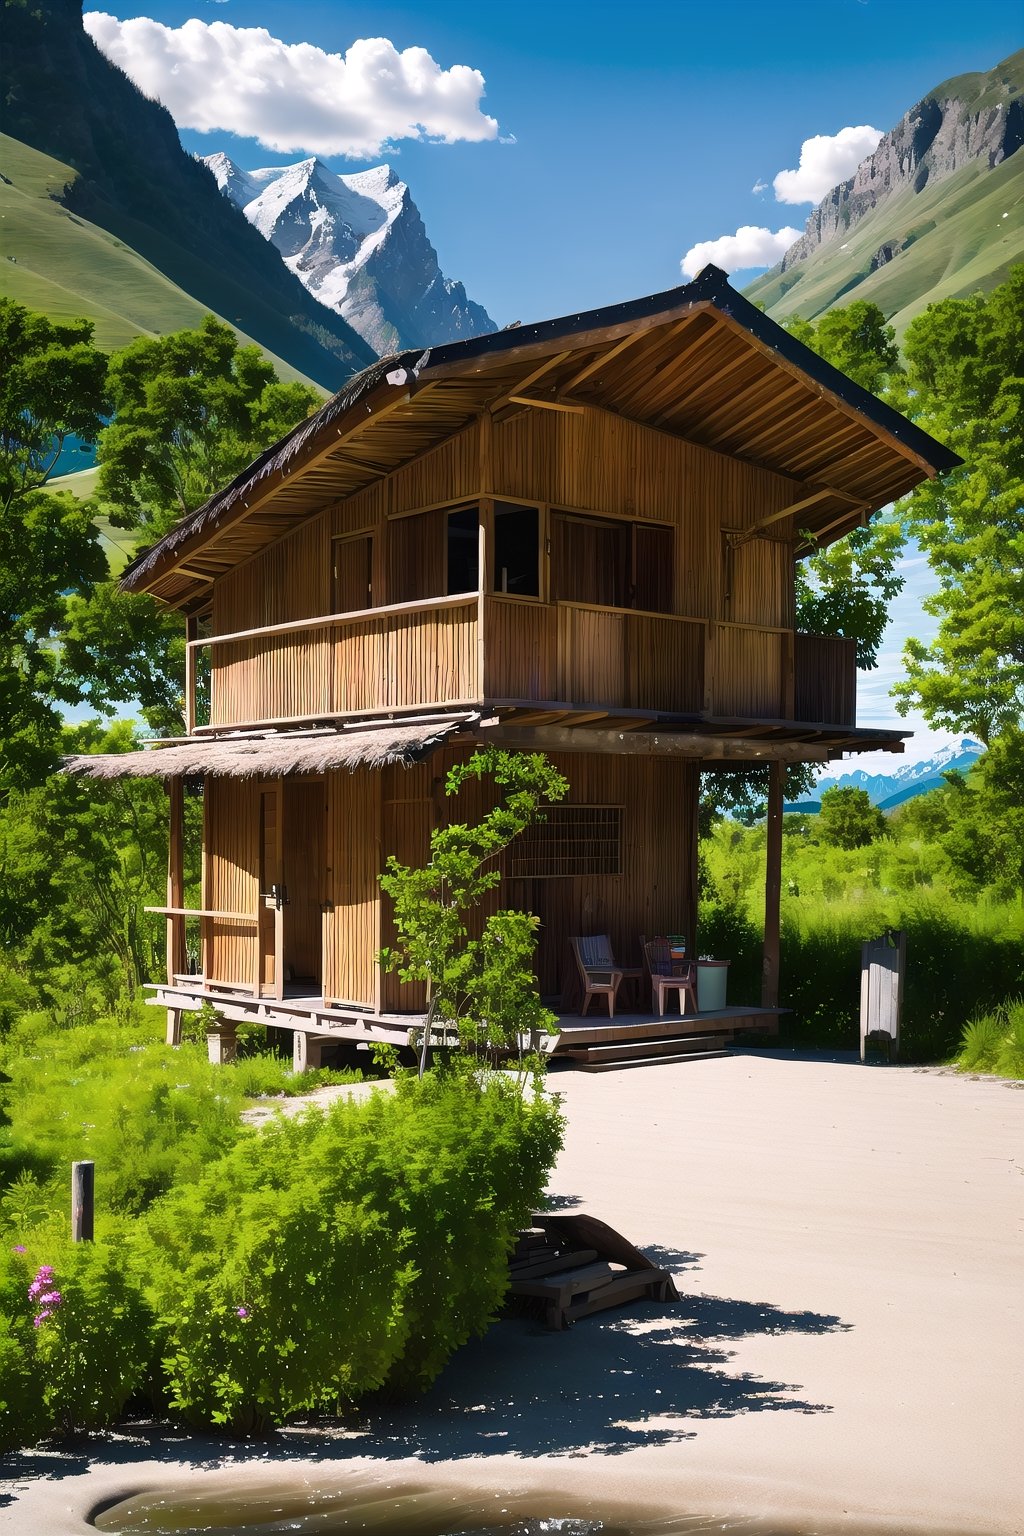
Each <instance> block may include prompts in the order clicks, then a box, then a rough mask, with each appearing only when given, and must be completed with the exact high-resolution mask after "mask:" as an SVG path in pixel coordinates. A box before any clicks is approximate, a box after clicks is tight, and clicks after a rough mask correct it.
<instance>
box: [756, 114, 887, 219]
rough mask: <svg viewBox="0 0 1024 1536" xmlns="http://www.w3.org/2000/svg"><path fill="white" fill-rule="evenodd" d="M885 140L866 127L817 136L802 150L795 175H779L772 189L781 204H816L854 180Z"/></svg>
mask: <svg viewBox="0 0 1024 1536" xmlns="http://www.w3.org/2000/svg"><path fill="white" fill-rule="evenodd" d="M881 137H882V135H881V133H880V132H879V130H878V129H877V128H870V127H869V126H868V125H867V124H866V123H863V124H861V126H860V127H858V128H840V130H839V132H838V133H833V134H826V133H819V134H815V136H814V138H812V139H804V142H803V144H802V145H801V146H800V165H799V167H798V169H797V170H795V171H780V172H779V174H778V175H777V176H776V177H775V180H774V181H773V183H772V185H773V186H774V188H775V197H776V201H777V202H780V203H817V202H820V201H821V199H822V198H823V197H824V196H825V194H826V192H831V190H832V188H833V187H835V186H838V184H839V182H841V181H846V180H847V178H848V177H850V176H852V175H853V173H854V171H855V170H856V169H857V167H858V165H860V163H861V161H862V160H866V159H867V157H868V155H870V154H872V153H873V152H874V151H875V150H876V149H877V148H878V141H879V139H880V138H881Z"/></svg>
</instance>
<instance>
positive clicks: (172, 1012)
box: [167, 1008, 181, 1045]
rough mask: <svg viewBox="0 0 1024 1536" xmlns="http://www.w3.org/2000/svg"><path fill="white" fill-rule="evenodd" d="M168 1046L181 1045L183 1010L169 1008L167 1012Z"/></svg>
mask: <svg viewBox="0 0 1024 1536" xmlns="http://www.w3.org/2000/svg"><path fill="white" fill-rule="evenodd" d="M167 1044H168V1045H180V1044H181V1009H180V1008H168V1010H167Z"/></svg>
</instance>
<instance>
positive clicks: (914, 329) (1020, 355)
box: [894, 266, 1024, 743]
mask: <svg viewBox="0 0 1024 1536" xmlns="http://www.w3.org/2000/svg"><path fill="white" fill-rule="evenodd" d="M904 346H905V351H906V357H907V377H906V400H907V405H908V408H909V409H910V411H911V412H912V414H913V415H914V416H915V418H916V420H917V421H918V423H919V424H920V425H921V426H923V427H925V428H926V429H927V430H928V431H930V432H932V433H934V434H935V436H937V437H938V438H940V439H941V440H942V441H944V442H946V443H948V444H949V446H950V447H951V448H953V449H955V451H956V452H957V453H959V454H960V455H961V456H962V457H963V459H964V461H965V462H964V464H963V467H962V468H960V469H957V470H955V471H954V472H953V473H952V474H949V475H947V476H945V477H944V478H943V479H941V480H932V481H928V482H926V483H925V484H924V485H921V486H919V487H918V488H917V490H915V491H914V493H913V495H912V496H911V497H910V499H909V500H908V501H907V502H906V503H905V504H904V506H903V516H904V520H905V523H906V526H907V528H908V530H909V531H910V532H911V533H912V534H914V536H915V537H916V538H917V539H918V541H919V542H920V544H921V546H922V548H923V549H924V550H925V551H926V553H927V555H928V560H929V563H930V565H931V568H932V570H933V571H934V572H935V574H936V575H937V577H938V579H939V590H938V592H936V593H935V594H934V596H932V597H929V598H927V599H926V600H925V603H924V607H925V609H926V611H927V612H929V613H930V614H932V615H933V616H934V617H935V618H936V619H938V621H939V625H938V633H937V635H936V637H935V639H934V640H933V641H932V642H931V643H930V644H925V643H923V642H922V641H919V640H910V641H909V642H908V643H907V646H906V649H905V651H904V660H905V663H906V671H907V676H906V678H905V680H904V681H903V682H901V683H899V684H898V685H897V687H896V689H895V690H894V692H895V694H896V697H897V708H898V709H900V710H901V711H902V712H903V713H904V714H905V713H907V711H908V710H910V709H911V708H915V707H916V708H918V709H920V710H921V712H922V713H923V714H924V716H925V718H926V719H927V720H928V721H929V723H930V724H932V725H935V726H943V727H946V728H947V729H951V730H966V731H970V732H971V733H972V734H973V735H975V736H978V737H979V738H980V739H981V740H982V741H984V742H986V743H988V742H990V741H991V740H992V739H993V738H994V737H996V736H998V735H999V733H1000V732H1001V731H1003V730H1005V729H1006V728H1007V727H1016V726H1017V725H1019V724H1020V722H1021V719H1022V717H1024V266H1018V267H1015V268H1013V270H1012V272H1011V274H1010V277H1009V278H1008V280H1007V281H1006V282H1005V283H1003V284H1002V285H1001V286H1000V287H999V288H996V289H995V290H994V291H993V292H992V293H990V294H987V295H984V294H975V295H974V296H973V297H972V298H969V299H944V300H943V301H942V302H941V303H940V304H930V305H929V306H928V308H927V310H926V311H925V313H924V314H923V315H919V316H918V317H917V319H916V320H914V321H913V322H912V324H911V325H910V326H909V327H908V330H907V334H906V339H905V343H904Z"/></svg>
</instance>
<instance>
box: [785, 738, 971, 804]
mask: <svg viewBox="0 0 1024 1536" xmlns="http://www.w3.org/2000/svg"><path fill="white" fill-rule="evenodd" d="M984 750H985V748H984V747H983V746H981V745H980V744H979V743H978V742H976V741H973V740H972V739H971V737H969V736H959V737H951V738H950V739H949V741H948V742H947V743H946V744H945V745H944V746H942V747H940V748H939V749H938V751H937V752H934V753H933V754H932V756H931V757H928V758H925V759H924V760H923V761H922V762H919V763H907V764H906V766H905V767H903V768H897V770H896V772H895V773H868V772H866V771H865V770H864V769H863V768H854V769H852V770H851V772H850V773H844V774H842V775H840V776H839V777H838V778H836V777H829V778H823V779H819V780H818V783H817V785H816V788H817V790H818V794H819V796H820V795H823V794H824V793H825V791H826V789H837V788H838V789H864V790H867V793H868V797H869V799H870V801H871V804H872V805H877V806H879V807H880V808H881V809H882V810H883V811H891V810H894V809H895V807H896V806H897V805H902V804H903V802H904V800H912V799H913V798H914V796H915V795H924V794H927V792H928V791H929V790H930V789H939V788H940V787H941V785H942V784H943V783H944V782H945V781H944V779H943V777H942V775H943V774H944V773H949V772H951V771H952V770H954V769H955V770H956V771H957V772H959V773H966V772H967V771H968V769H969V768H971V767H972V766H973V765H974V764H975V763H976V762H977V761H978V758H979V757H981V755H982V753H983V752H984ZM820 809H821V801H820V798H816V799H814V800H801V801H799V802H794V804H792V805H787V806H786V810H787V811H819V810H820Z"/></svg>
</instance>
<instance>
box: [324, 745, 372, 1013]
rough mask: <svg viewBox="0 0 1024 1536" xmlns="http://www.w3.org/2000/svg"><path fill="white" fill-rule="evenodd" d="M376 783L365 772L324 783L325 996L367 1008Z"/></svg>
mask: <svg viewBox="0 0 1024 1536" xmlns="http://www.w3.org/2000/svg"><path fill="white" fill-rule="evenodd" d="M381 779H382V775H381V774H379V773H371V772H369V771H368V770H366V769H362V770H360V771H358V772H356V773H347V772H344V771H338V772H334V773H330V774H328V775H327V779H326V797H327V837H326V843H325V850H324V862H325V865H326V868H325V870H324V876H325V880H324V885H325V896H326V899H327V900H328V901H329V903H330V909H329V911H328V913H327V916H326V919H325V922H324V977H323V985H324V996H325V997H326V998H331V999H334V1001H336V1002H345V1003H358V1004H360V1005H361V1006H363V1007H368V1008H375V1007H377V1006H378V1003H379V1000H380V991H379V981H378V966H377V963H376V956H377V951H378V950H379V948H380V945H381V937H380V903H381V892H380V886H379V885H378V883H377V876H378V874H379V872H380V870H381V869H382V868H383V860H382V857H381V840H380V805H381Z"/></svg>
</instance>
